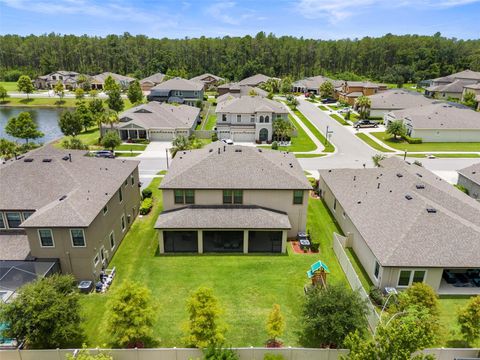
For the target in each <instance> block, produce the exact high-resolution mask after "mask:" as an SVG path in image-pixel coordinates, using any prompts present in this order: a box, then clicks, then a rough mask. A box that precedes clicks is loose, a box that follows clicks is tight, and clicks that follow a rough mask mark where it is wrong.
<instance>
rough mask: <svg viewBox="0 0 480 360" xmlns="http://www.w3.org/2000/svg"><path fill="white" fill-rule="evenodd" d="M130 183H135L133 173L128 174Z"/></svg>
mask: <svg viewBox="0 0 480 360" xmlns="http://www.w3.org/2000/svg"><path fill="white" fill-rule="evenodd" d="M130 184H132V186H134V185H135V176H133V173H132V174H130Z"/></svg>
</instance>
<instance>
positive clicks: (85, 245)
mask: <svg viewBox="0 0 480 360" xmlns="http://www.w3.org/2000/svg"><path fill="white" fill-rule="evenodd" d="M68 230H69V232H70V241H71V243H72V247H74V248H85V247H87V238H86V237H85V230H84V229H82V228H71V229H68ZM72 230H81V231H82V234H83V244H84V245H83V246H78V245H74V244H73V236H72Z"/></svg>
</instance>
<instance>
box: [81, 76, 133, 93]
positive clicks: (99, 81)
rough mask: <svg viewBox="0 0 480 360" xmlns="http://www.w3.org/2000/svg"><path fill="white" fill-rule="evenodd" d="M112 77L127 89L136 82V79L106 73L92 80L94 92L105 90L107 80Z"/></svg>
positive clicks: (93, 77)
mask: <svg viewBox="0 0 480 360" xmlns="http://www.w3.org/2000/svg"><path fill="white" fill-rule="evenodd" d="M109 76H111V77H112V78H113V80H115V82H116V83H117V84H118V85H120V87H121V88H127V87H128V85H130V83H132V82H134V81H135V79H134V78H132V77H129V76H124V75H120V74H115V73H111V72H104V73H101V74H98V75H94V76H92V77H91V79H90V84H91V85H92V89H93V90H103V87H104V86H105V80H106V79H107V78H108V77H109Z"/></svg>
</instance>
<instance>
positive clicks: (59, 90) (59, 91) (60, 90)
mask: <svg viewBox="0 0 480 360" xmlns="http://www.w3.org/2000/svg"><path fill="white" fill-rule="evenodd" d="M53 92H54V93H55V95H57V96H58V97H59V98H60V100H62V99H63V97H64V96H65V88H64V87H63V84H62V82H61V81H59V82H57V83H56V84H55V86H54V87H53Z"/></svg>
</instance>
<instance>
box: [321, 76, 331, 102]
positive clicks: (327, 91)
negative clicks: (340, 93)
mask: <svg viewBox="0 0 480 360" xmlns="http://www.w3.org/2000/svg"><path fill="white" fill-rule="evenodd" d="M319 91H320V97H321V98H323V99H325V98H333V95H334V93H335V88H334V87H333V84H332V82H331V81H328V80H327V81H325V82H324V83H322V85H320V89H319Z"/></svg>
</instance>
